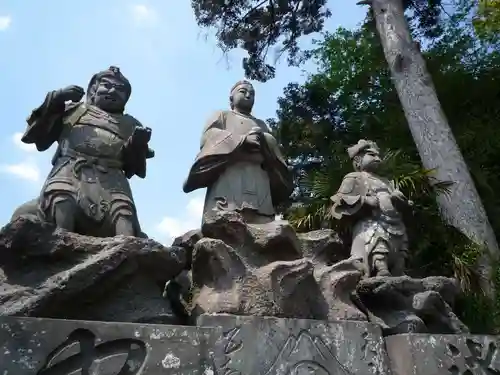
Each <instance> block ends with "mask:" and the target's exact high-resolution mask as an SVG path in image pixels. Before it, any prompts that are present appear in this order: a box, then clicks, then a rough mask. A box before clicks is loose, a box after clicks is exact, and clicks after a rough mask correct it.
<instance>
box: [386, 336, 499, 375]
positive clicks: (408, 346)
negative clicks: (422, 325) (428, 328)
mask: <svg viewBox="0 0 500 375" xmlns="http://www.w3.org/2000/svg"><path fill="white" fill-rule="evenodd" d="M385 342H386V348H387V352H388V355H389V358H390V362H391V367H392V375H441V374H442V375H446V374H449V375H495V374H500V351H499V347H500V345H499V337H497V336H485V335H426V334H404V335H394V336H389V337H386V338H385Z"/></svg>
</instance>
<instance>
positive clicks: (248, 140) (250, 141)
mask: <svg viewBox="0 0 500 375" xmlns="http://www.w3.org/2000/svg"><path fill="white" fill-rule="evenodd" d="M261 136H262V135H261V134H259V133H252V132H251V133H249V134H247V136H246V137H245V144H246V146H248V148H250V149H255V150H258V149H259V148H260V140H261Z"/></svg>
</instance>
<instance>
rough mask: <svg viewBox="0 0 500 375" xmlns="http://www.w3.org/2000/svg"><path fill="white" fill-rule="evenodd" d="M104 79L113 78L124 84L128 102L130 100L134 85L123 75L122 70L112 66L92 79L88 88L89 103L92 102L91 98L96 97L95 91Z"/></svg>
mask: <svg viewBox="0 0 500 375" xmlns="http://www.w3.org/2000/svg"><path fill="white" fill-rule="evenodd" d="M104 77H113V78H115V79H118V80H119V81H120V82H122V83H123V84H124V86H125V91H126V93H127V100H128V99H129V98H130V95H131V94H132V85H131V84H130V82H129V80H128V79H127V78H126V77H125V76H124V75H123V74H122V72H121V71H120V68H118V67H116V66H110V67H109V68H108V69H106V70H103V71H102V72H99V73H96V74H94V75H93V76H92V78H91V79H90V82H89V85H88V87H87V101H91V98H92V97H93V96H94V95H95V91H96V89H97V86H98V84H99V82H100V80H101V79H102V78H104Z"/></svg>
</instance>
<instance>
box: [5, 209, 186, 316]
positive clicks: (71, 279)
mask: <svg viewBox="0 0 500 375" xmlns="http://www.w3.org/2000/svg"><path fill="white" fill-rule="evenodd" d="M186 265H187V251H186V250H185V249H184V248H182V247H176V246H172V247H169V248H167V247H164V246H162V245H160V244H159V243H157V242H155V241H153V240H151V239H142V238H135V237H124V236H117V237H111V238H97V237H88V236H82V235H78V234H75V233H71V232H67V231H65V230H63V229H59V228H56V227H55V226H54V225H51V224H47V223H41V222H40V221H37V220H33V219H31V218H22V217H21V218H18V219H16V220H15V221H13V222H11V223H9V224H7V225H6V226H5V227H4V228H2V230H1V231H0V315H17V316H35V317H47V318H64V319H82V320H103V321H121V322H157V323H172V324H177V323H179V319H178V318H177V317H176V315H175V314H174V313H173V312H172V309H171V307H170V303H169V301H168V300H167V299H165V298H162V296H161V290H162V288H163V286H164V285H165V282H166V281H168V280H169V279H171V278H173V277H175V276H177V275H178V274H179V273H180V272H181V271H182V270H183V269H184V268H185V267H186Z"/></svg>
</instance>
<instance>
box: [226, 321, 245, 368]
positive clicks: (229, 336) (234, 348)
mask: <svg viewBox="0 0 500 375" xmlns="http://www.w3.org/2000/svg"><path fill="white" fill-rule="evenodd" d="M240 332H241V327H234V328H232V329H230V330H229V331H227V332H224V334H223V342H224V356H225V358H226V362H224V363H223V364H222V366H221V375H241V372H240V371H238V370H235V369H233V368H232V367H231V364H232V363H231V362H232V360H231V359H232V356H233V355H234V354H235V353H236V352H238V351H240V350H241V349H243V341H242V339H241V337H240Z"/></svg>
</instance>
